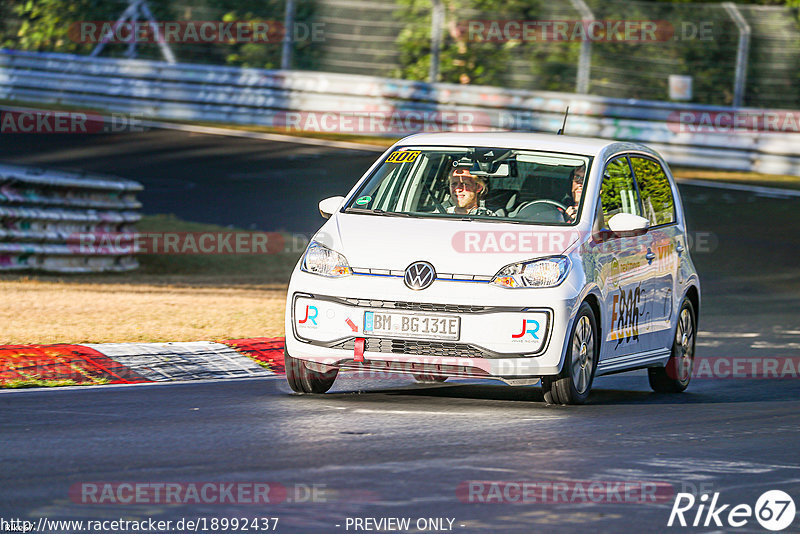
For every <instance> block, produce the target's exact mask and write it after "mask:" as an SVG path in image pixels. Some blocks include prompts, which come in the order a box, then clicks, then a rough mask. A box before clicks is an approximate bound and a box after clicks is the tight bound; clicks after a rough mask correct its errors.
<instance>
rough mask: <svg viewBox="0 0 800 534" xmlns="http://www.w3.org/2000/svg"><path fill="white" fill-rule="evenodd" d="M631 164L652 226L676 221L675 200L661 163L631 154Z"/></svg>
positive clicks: (645, 212)
mask: <svg viewBox="0 0 800 534" xmlns="http://www.w3.org/2000/svg"><path fill="white" fill-rule="evenodd" d="M631 166H632V167H633V173H634V175H635V176H636V182H637V183H638V184H639V193H640V194H641V195H642V208H644V217H647V218H648V219H650V226H658V225H659V224H670V223H673V222H675V200H674V199H673V198H672V188H671V187H670V186H669V178H667V174H666V173H665V172H664V169H662V168H661V165H660V164H659V163H658V162H656V161H653V160H651V159H648V158H641V157H637V156H631Z"/></svg>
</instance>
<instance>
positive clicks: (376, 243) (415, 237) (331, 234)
mask: <svg viewBox="0 0 800 534" xmlns="http://www.w3.org/2000/svg"><path fill="white" fill-rule="evenodd" d="M578 237H579V234H578V231H577V230H576V229H575V228H573V227H563V226H562V227H558V226H540V225H522V224H512V223H506V224H503V223H494V222H482V221H478V220H471V221H464V220H447V219H433V218H406V217H394V216H379V215H369V214H351V213H341V212H339V213H337V214H335V215H334V216H333V217H332V218H331V219H330V220H329V221H328V222H327V223H326V224H325V225H324V226H323V227H322V228H321V229H320V231H319V232H318V233H317V234H316V235H315V237H314V239H315V240H317V241H319V242H320V243H322V244H324V245H325V246H327V247H330V248H332V249H333V250H336V251H337V252H339V253H341V254H343V255H344V256H345V257H346V258H347V261H348V263H349V264H350V266H351V267H353V268H361V269H367V268H368V269H389V270H397V271H403V270H405V268H406V267H408V266H409V265H410V264H411V263H413V262H415V261H427V262H429V263H431V264H432V265H433V267H434V268H435V269H436V271H437V272H439V273H453V274H471V275H480V276H491V275H494V274H495V273H497V271H498V270H499V269H500V268H501V267H503V266H505V265H508V264H509V263H514V262H518V261H524V260H530V259H536V258H542V257H547V256H553V255H558V254H562V253H564V252H565V251H566V250H567V249H568V248H569V247H570V245H572V244H573V243H575V241H576V240H577V239H578Z"/></svg>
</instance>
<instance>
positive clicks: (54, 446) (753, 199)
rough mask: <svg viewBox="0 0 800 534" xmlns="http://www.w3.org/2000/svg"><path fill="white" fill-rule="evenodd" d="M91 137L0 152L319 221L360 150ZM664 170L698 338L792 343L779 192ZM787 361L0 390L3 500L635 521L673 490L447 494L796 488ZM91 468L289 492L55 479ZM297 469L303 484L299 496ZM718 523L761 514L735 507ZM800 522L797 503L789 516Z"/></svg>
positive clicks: (169, 204)
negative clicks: (470, 488) (558, 497)
mask: <svg viewBox="0 0 800 534" xmlns="http://www.w3.org/2000/svg"><path fill="white" fill-rule="evenodd" d="M89 137H90V136H83V137H79V136H76V137H70V136H63V135H61V136H44V135H30V136H14V137H13V138H12V137H11V136H3V138H2V139H0V140H1V141H5V142H3V143H0V161H5V162H9V163H18V164H26V165H49V166H52V167H70V168H73V169H74V168H78V169H83V170H86V171H91V172H105V173H110V174H116V175H119V176H123V177H126V178H132V179H136V180H139V181H141V182H142V183H144V184H145V192H144V193H143V194H142V195H140V197H139V198H141V199H142V200H143V202H144V204H145V210H144V211H145V212H149V213H164V212H173V213H176V214H177V215H179V216H181V217H183V218H186V219H189V220H197V221H203V222H214V223H218V224H233V225H236V226H239V227H245V228H248V227H250V226H251V225H253V227H255V228H259V229H265V230H274V229H279V228H284V229H287V230H289V231H302V232H311V231H313V230H315V229H316V228H317V227H318V226H319V225H320V224H321V222H322V221H321V219H320V218H319V216H318V214H317V208H316V203H317V202H318V200H319V199H320V198H323V197H325V196H328V195H333V194H343V193H344V192H346V191H347V190H348V189H349V187H350V186H351V185H352V183H353V182H354V181H355V180H356V179H357V178H358V177H359V176H360V175H361V173H362V172H363V170H365V169H366V168H367V166H368V165H369V164H370V163H371V161H372V159H373V158H374V153H359V152H355V151H342V150H341V149H330V150H328V149H321V148H319V147H309V146H307V145H292V144H287V143H269V142H263V141H251V140H241V139H236V138H225V137H217V136H204V135H192V134H186V133H176V132H165V131H153V132H146V133H143V134H136V135H134V134H128V136H124V135H117V136H104V137H98V136H92V137H91V139H87V138H89ZM283 171H285V172H283ZM298 184H313V186H311V185H309V187H300V186H298ZM681 191H682V196H683V199H684V202H685V205H686V209H687V212H688V219H689V225H690V228H691V229H692V231H694V232H706V233H707V234H708V235H707V237H708V241H707V242H706V243H707V246H706V248H705V249H703V250H702V251H701V250H696V251H694V252H693V257H694V260H695V262H696V263H697V265H698V269H699V270H700V273H701V277H702V281H703V304H702V310H701V316H700V325H699V326H700V336H699V337H698V347H697V354H698V357H709V358H711V357H718V358H719V357H723V358H729V359H736V358H738V359H740V360H748V361H749V360H753V359H763V358H777V359H781V361H783V362H787V361H788V362H792V361H797V356H798V353H799V352H800V350H798V349H800V313H798V311H800V306H799V305H798V302H799V301H800V267H798V265H797V261H796V258H797V248H796V245H797V241H798V239H800V238H799V237H798V236H800V225H798V222H797V221H798V218H797V217H796V216H795V215H793V214H794V213H795V212H797V209H796V201H793V200H786V199H771V198H764V197H761V196H758V195H752V194H748V193H746V192H719V191H710V190H708V189H704V188H700V187H693V186H687V187H683V186H682V187H681ZM794 372H795V374H791V373H789V372H787V373H786V374H785V375H784V377H783V378H781V379H768V378H765V379H747V378H732V377H730V376H727V377H725V376H721V375H718V376H716V378H704V379H695V380H693V382H692V384H691V385H690V387H689V390H688V391H687V392H685V393H683V394H680V395H659V394H655V393H652V392H651V391H650V389H649V386H648V384H647V377H646V375H644V374H643V373H642V372H635V373H630V374H624V375H615V376H610V377H602V378H599V379H598V380H597V381H596V383H595V387H594V392H593V396H592V398H591V403H590V404H589V405H587V406H580V407H561V406H546V405H545V404H544V403H543V401H542V395H541V389H540V388H538V387H528V388H511V387H504V386H501V385H495V384H494V383H491V382H486V381H455V382H452V383H450V382H448V383H445V384H442V385H436V386H427V385H416V384H413V383H412V382H410V381H408V380H398V379H392V380H387V381H377V380H366V379H354V378H348V377H346V376H344V377H343V378H340V380H338V381H337V383H336V384H335V385H334V389H333V391H332V393H330V394H327V395H325V396H297V395H292V394H290V390H289V388H288V385H287V384H286V383H285V381H284V380H283V379H282V378H280V377H275V378H265V379H248V380H231V381H222V382H197V383H178V384H170V385H149V384H147V385H131V386H104V387H96V388H95V387H89V388H67V389H49V390H29V391H14V392H0V403H2V410H1V411H0V428H2V430H1V431H0V433H2V440H1V441H0V458H2V466H3V469H2V471H0V517H2V518H3V519H8V518H25V519H28V520H33V521H36V520H37V519H38V518H40V517H47V518H50V519H81V520H87V519H114V518H119V517H128V518H142V519H146V518H155V519H177V518H181V517H184V518H197V517H205V518H212V517H213V518H232V517H248V518H254V517H279V518H280V522H279V527H278V529H277V531H279V532H347V531H349V532H352V531H354V529H353V527H352V526H351V527H350V528H349V529H346V525H347V523H346V521H347V518H351V519H352V518H365V517H374V518H386V517H410V518H412V519H414V520H416V519H417V518H424V517H432V518H452V519H454V526H453V530H455V531H459V532H532V531H541V530H553V531H557V532H587V531H589V532H643V531H662V530H665V529H666V524H667V521H668V519H669V516H670V510H671V507H672V504H673V500H674V499H672V498H669V499H663V500H659V501H658V502H655V503H653V502H648V503H645V504H642V503H640V502H619V500H615V499H614V495H613V494H612V495H611V496H608V495H607V496H606V498H605V499H602V500H601V501H600V502H586V500H581V499H580V496H578V497H575V495H574V494H569V495H571V498H570V499H568V502H556V503H552V502H551V503H529V504H518V503H516V504H513V503H482V502H463V500H462V499H463V498H464V495H463V494H461V493H458V489H459V488H460V487H463V484H464V483H465V482H467V481H506V482H511V483H513V482H515V481H527V482H531V483H553V482H568V483H570V484H573V486H574V484H575V481H595V482H598V481H599V482H634V483H635V482H645V483H659V484H661V485H664V484H666V488H667V489H668V491H671V492H672V493H671V494H670V495H674V494H675V493H677V492H681V491H686V492H689V493H695V494H697V495H699V494H700V493H705V494H713V493H715V492H719V504H720V505H722V504H731V505H736V504H740V503H742V504H749V505H750V506H754V505H755V503H756V500H757V499H758V497H759V496H760V495H761V494H762V493H763V492H764V491H766V490H773V489H776V490H782V491H784V492H786V493H788V494H789V495H790V496H792V497H793V498H794V500H795V502H796V503H797V504H798V506H800V449H799V448H798V442H800V387H798V386H799V385H800V381H798V376H797V374H796V373H797V372H798V370H797V369H795V370H794ZM93 481H94V482H98V481H99V482H103V481H105V482H139V483H161V482H164V483H166V482H181V483H186V484H188V483H192V482H195V483H202V482H234V481H236V482H240V483H248V482H256V483H263V482H268V483H271V484H272V487H273V488H284V489H287V490H288V491H289V496H290V498H291V499H292V500H293V501H299V502H282V503H270V504H268V505H261V506H256V505H252V504H238V503H224V504H210V503H209V504H184V505H176V504H165V503H154V504H139V505H132V504H102V505H101V504H85V503H81V502H80V500H81V499H80V493H78V494H77V495H78V496H77V497H76V494H74V493H73V494H72V495H70V488H71V487H72V488H75V486H73V485H74V484H82V483H90V482H93ZM315 485H316V488H317V489H318V496H317V498H316V499H315V500H314V499H305V496H307V495H308V493H309V492H308V491H307V489H308V488H311V487H313V486H315ZM78 487H80V486H78ZM487 487H488V486H487ZM506 487H513V486H511V485H508V484H507V485H506ZM659 487H661V486H659ZM512 493H513V492H512ZM297 497H299V498H297ZM309 500H311V501H314V502H309ZM473 500H476V499H473ZM504 500H511V499H509V498H505V499H504ZM75 501H78V502H75ZM608 501H611V502H608ZM696 511H697V506H695V507H694V508H693V509H692V510H691V514H689V513H687V515H686V517H687V519H688V520H690V521H691V520H693V519H694V513H695V512H696ZM726 515H727V511H726V512H725V513H723V514H722V517H721V519H722V520H723V521H725V519H726ZM702 519H703V520H704V519H705V514H704V515H703V518H702ZM446 524H447V522H445V525H446ZM337 525H340V526H337ZM461 525H463V526H461ZM701 525H702V522H701ZM217 530H220V529H219V528H218V529H217ZM671 530H676V531H682V530H695V531H731V530H734V529H732V528H731V527H729V526H728V525H724V526H723V527H715V526H714V525H713V523H712V524H711V525H710V526H709V527H707V528H702V527H700V528H698V529H692V528H686V529H683V528H676V527H673V528H672V529H671ZM735 530H736V531H737V532H765V530H764V529H763V528H762V527H761V526H760V525H759V523H758V522H757V521H756V520H755V519H753V518H751V519H750V520H749V522H748V523H747V525H746V526H744V527H742V528H738V529H735ZM798 530H800V521H798V520H795V522H794V523H793V525H792V526H791V527H790V528H789V529H787V532H788V531H795V532H796V531H798ZM411 531H412V532H416V531H417V530H413V529H412V530H411Z"/></svg>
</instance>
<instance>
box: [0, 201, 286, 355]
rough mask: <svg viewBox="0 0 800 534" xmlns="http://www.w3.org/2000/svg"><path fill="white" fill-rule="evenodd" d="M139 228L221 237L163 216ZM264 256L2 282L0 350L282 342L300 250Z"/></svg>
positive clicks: (183, 260)
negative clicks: (234, 340) (81, 345)
mask: <svg viewBox="0 0 800 534" xmlns="http://www.w3.org/2000/svg"><path fill="white" fill-rule="evenodd" d="M138 226H139V230H140V231H145V232H150V231H176V232H179V231H190V232H191V231H222V230H228V231H230V229H229V228H221V227H218V226H214V225H208V224H199V223H190V222H185V221H180V220H178V219H175V218H174V217H171V216H151V217H145V218H144V219H143V220H142V222H141V224H139V225H138ZM300 248H301V247H297V246H292V247H291V250H289V251H287V252H283V253H280V254H267V255H239V256H237V255H197V256H194V255H158V256H156V255H153V256H141V257H140V258H139V260H140V262H141V265H142V266H141V268H140V269H139V270H138V271H136V272H133V273H125V274H96V275H94V274H89V275H68V276H59V275H43V274H27V275H19V274H4V275H0V294H2V295H3V301H4V302H5V306H3V307H2V309H0V325H2V326H3V327H2V329H0V344H27V343H41V344H45V343H102V342H131V341H139V342H159V341H201V340H215V339H226V338H227V339H231V338H246V337H263V336H267V337H273V336H282V335H283V310H284V306H285V303H284V301H285V299H286V285H287V282H288V280H289V275H290V273H291V271H292V268H293V267H294V265H295V263H296V262H297V258H298V257H299V255H300V252H298V249H300Z"/></svg>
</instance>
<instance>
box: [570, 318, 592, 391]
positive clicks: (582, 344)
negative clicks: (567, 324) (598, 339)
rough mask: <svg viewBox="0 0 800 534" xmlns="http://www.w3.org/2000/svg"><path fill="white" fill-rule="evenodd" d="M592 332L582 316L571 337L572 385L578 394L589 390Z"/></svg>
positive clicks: (587, 320)
mask: <svg viewBox="0 0 800 534" xmlns="http://www.w3.org/2000/svg"><path fill="white" fill-rule="evenodd" d="M594 358H595V354H594V332H593V331H592V323H591V322H590V321H589V318H588V317H587V316H585V315H584V316H582V317H581V318H580V319H579V320H578V324H577V326H576V327H575V333H574V334H573V335H572V373H571V374H572V383H573V385H574V386H575V389H576V390H577V391H578V393H584V392H585V391H586V390H587V389H589V381H590V380H591V377H592V367H593V366H594Z"/></svg>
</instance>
